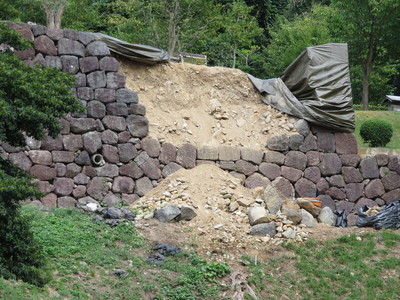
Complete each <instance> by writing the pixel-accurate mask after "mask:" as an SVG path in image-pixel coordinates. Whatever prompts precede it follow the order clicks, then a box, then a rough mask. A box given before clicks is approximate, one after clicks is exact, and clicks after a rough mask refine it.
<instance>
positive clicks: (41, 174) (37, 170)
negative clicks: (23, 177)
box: [29, 165, 56, 181]
mask: <svg viewBox="0 0 400 300" xmlns="http://www.w3.org/2000/svg"><path fill="white" fill-rule="evenodd" d="M29 172H30V173H31V174H32V175H33V176H35V177H36V178H38V179H39V180H44V181H46V180H52V179H53V178H55V177H56V170H55V169H54V168H50V167H47V166H42V165H35V166H33V167H32V168H31V169H30V171H29Z"/></svg>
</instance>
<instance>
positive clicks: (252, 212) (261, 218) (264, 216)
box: [247, 206, 271, 226]
mask: <svg viewBox="0 0 400 300" xmlns="http://www.w3.org/2000/svg"><path fill="white" fill-rule="evenodd" d="M247 215H248V217H249V222H250V225H251V226H254V225H257V224H261V223H269V222H271V218H270V216H269V215H268V212H267V211H266V210H265V208H264V207H261V206H255V207H250V208H249V211H248V213H247Z"/></svg>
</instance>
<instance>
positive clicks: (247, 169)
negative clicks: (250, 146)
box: [235, 159, 258, 176]
mask: <svg viewBox="0 0 400 300" xmlns="http://www.w3.org/2000/svg"><path fill="white" fill-rule="evenodd" d="M235 165H236V169H237V171H238V172H239V173H242V174H244V175H246V176H250V175H251V174H253V173H254V172H257V169H258V168H257V166H255V165H253V164H252V163H249V162H247V161H245V160H241V159H239V160H238V161H236V162H235Z"/></svg>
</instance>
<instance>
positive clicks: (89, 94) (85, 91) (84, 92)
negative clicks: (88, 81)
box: [76, 87, 94, 100]
mask: <svg viewBox="0 0 400 300" xmlns="http://www.w3.org/2000/svg"><path fill="white" fill-rule="evenodd" d="M76 94H77V96H78V98H79V99H82V100H92V99H93V98H94V93H93V90H92V89H91V88H88V87H79V88H77V89H76Z"/></svg>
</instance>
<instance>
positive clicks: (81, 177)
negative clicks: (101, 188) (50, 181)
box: [74, 173, 90, 184]
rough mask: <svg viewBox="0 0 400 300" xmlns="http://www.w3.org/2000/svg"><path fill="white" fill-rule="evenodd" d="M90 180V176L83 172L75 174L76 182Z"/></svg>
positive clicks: (86, 182)
mask: <svg viewBox="0 0 400 300" xmlns="http://www.w3.org/2000/svg"><path fill="white" fill-rule="evenodd" d="M89 181H90V177H89V176H87V175H85V174H83V173H79V174H77V175H75V176H74V183H75V184H88V183H89Z"/></svg>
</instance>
